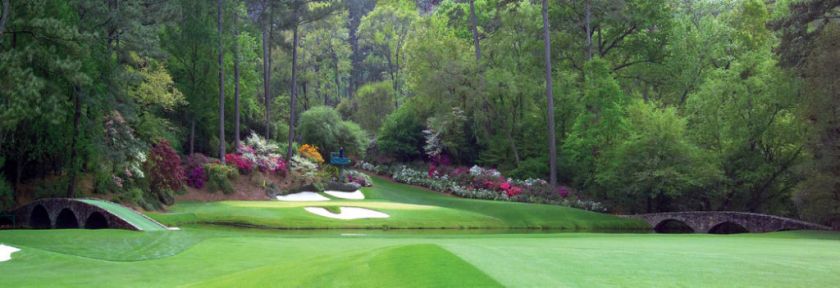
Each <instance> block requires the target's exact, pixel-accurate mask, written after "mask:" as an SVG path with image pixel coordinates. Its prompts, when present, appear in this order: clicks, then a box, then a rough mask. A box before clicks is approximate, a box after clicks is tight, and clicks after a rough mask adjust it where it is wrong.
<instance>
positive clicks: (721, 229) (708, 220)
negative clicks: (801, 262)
mask: <svg viewBox="0 0 840 288" xmlns="http://www.w3.org/2000/svg"><path fill="white" fill-rule="evenodd" d="M624 217H628V218H636V219H642V220H644V221H646V222H647V223H648V224H650V226H651V227H653V229H654V231H656V232H663V233H664V232H669V230H671V229H673V228H674V227H683V228H684V229H683V230H682V232H697V233H720V234H726V233H737V232H759V233H760V232H773V231H783V230H830V228H829V227H827V226H823V225H818V224H814V223H809V222H805V221H801V220H796V219H791V218H785V217H779V216H773V215H765V214H757V213H747V212H730V211H695V212H666V213H651V214H638V215H627V216H624Z"/></svg>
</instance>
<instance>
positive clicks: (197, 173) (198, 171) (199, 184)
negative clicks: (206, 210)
mask: <svg viewBox="0 0 840 288" xmlns="http://www.w3.org/2000/svg"><path fill="white" fill-rule="evenodd" d="M205 182H207V173H206V172H204V167H195V168H193V169H191V170H190V171H189V172H187V186H190V187H193V188H196V189H201V188H204V183H205Z"/></svg>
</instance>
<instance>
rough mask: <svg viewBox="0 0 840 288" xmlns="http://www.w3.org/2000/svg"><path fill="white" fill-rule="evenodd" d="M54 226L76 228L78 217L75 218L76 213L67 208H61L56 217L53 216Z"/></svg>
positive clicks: (77, 226)
mask: <svg viewBox="0 0 840 288" xmlns="http://www.w3.org/2000/svg"><path fill="white" fill-rule="evenodd" d="M55 228H57V229H77V228H79V219H78V218H76V213H73V210H70V209H68V208H64V209H61V212H59V213H58V217H56V218H55Z"/></svg>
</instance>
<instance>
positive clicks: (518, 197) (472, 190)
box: [357, 162, 607, 212]
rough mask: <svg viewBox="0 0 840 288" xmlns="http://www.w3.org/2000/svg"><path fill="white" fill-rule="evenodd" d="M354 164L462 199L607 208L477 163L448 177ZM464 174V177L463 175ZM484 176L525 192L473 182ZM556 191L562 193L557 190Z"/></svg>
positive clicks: (395, 179)
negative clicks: (494, 187)
mask: <svg viewBox="0 0 840 288" xmlns="http://www.w3.org/2000/svg"><path fill="white" fill-rule="evenodd" d="M357 167H359V168H361V169H363V170H367V171H370V172H375V173H378V174H384V175H390V176H391V177H392V178H393V179H394V181H397V182H400V183H405V184H409V185H417V186H422V187H426V188H429V189H431V190H434V191H438V192H443V193H451V194H453V195H455V196H458V197H463V198H473V199H484V200H497V201H516V202H528V203H542V204H553V205H563V206H569V207H574V208H578V209H585V210H589V211H597V212H606V211H607V209H606V207H604V206H603V204H601V203H600V202H597V201H591V200H585V199H579V198H573V197H567V196H568V195H569V194H568V193H570V192H569V191H568V190H569V188H568V187H564V186H561V187H558V188H557V189H552V188H551V187H550V185H549V184H548V182H546V181H545V180H542V179H533V178H529V179H525V180H518V179H511V178H507V179H503V178H501V177H502V174H501V173H500V172H499V171H497V170H495V169H487V168H482V167H479V166H477V165H476V166H473V167H472V168H470V169H469V172H466V168H458V169H454V170H453V172H454V174H455V175H457V174H461V172H460V171H465V172H463V175H462V176H450V175H448V174H446V173H442V172H440V171H438V170H434V171H432V172H431V173H430V172H427V171H420V170H417V169H412V168H409V167H407V166H405V165H399V166H391V167H389V166H381V165H374V164H371V163H367V162H361V163H359V164H358V165H357ZM460 169H463V170H460ZM463 176H467V177H466V178H465V177H463ZM485 179H499V180H500V182H501V185H504V184H508V185H509V187H521V188H522V190H523V191H526V192H525V193H514V194H511V193H505V192H504V191H499V190H491V189H487V188H484V187H481V186H478V185H476V183H478V182H483V181H484V180H485ZM502 181H503V182H502ZM558 191H560V192H561V193H558ZM555 194H556V195H555Z"/></svg>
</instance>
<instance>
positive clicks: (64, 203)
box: [14, 198, 167, 231]
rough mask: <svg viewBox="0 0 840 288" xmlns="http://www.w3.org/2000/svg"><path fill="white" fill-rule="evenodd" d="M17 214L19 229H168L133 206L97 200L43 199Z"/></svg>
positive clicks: (28, 205) (21, 209)
mask: <svg viewBox="0 0 840 288" xmlns="http://www.w3.org/2000/svg"><path fill="white" fill-rule="evenodd" d="M14 215H15V219H16V221H15V222H16V223H15V227H16V228H30V229H53V228H56V229H73V228H87V229H105V228H110V229H127V230H135V231H160V230H167V228H166V226H164V225H163V224H160V223H158V222H157V221H154V220H152V219H151V218H148V217H146V216H145V215H143V214H140V213H139V212H137V211H134V210H132V209H131V208H128V207H125V206H122V205H119V204H116V203H112V202H108V201H103V200H94V199H70V198H48V199H41V200H36V201H34V202H32V203H29V204H27V205H24V206H22V207H20V208H18V209H17V210H15V211H14Z"/></svg>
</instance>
